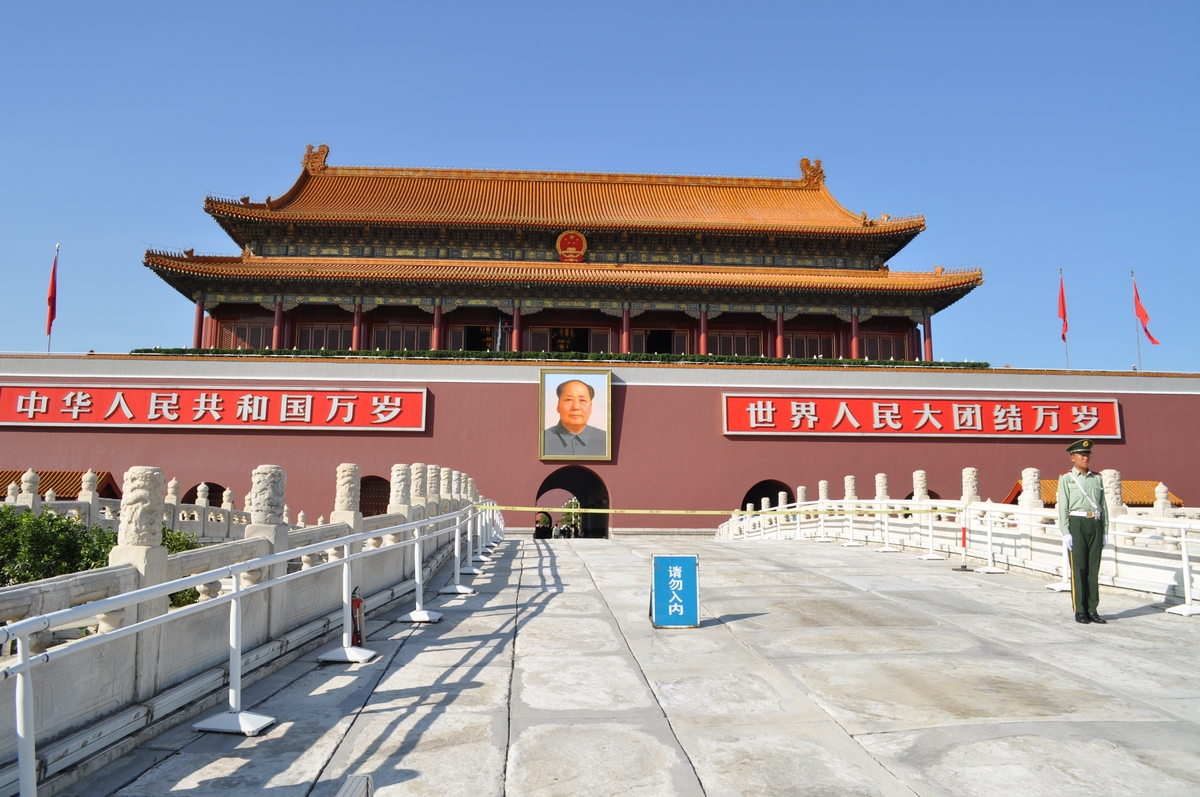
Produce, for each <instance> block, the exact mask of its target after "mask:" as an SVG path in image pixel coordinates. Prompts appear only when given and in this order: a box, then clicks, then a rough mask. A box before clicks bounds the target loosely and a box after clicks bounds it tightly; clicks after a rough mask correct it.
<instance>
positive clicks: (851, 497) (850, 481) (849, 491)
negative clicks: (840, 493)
mask: <svg viewBox="0 0 1200 797" xmlns="http://www.w3.org/2000/svg"><path fill="white" fill-rule="evenodd" d="M844 483H845V490H846V500H847V501H857V500H858V483H857V480H856V479H855V478H854V477H853V476H847V477H846V478H845V479H844Z"/></svg>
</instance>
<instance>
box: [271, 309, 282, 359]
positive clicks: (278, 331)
mask: <svg viewBox="0 0 1200 797" xmlns="http://www.w3.org/2000/svg"><path fill="white" fill-rule="evenodd" d="M282 347H283V302H275V325H274V326H273V327H271V348H272V349H274V350H275V351H278V350H279V349H280V348H282Z"/></svg>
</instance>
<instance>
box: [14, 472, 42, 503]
mask: <svg viewBox="0 0 1200 797" xmlns="http://www.w3.org/2000/svg"><path fill="white" fill-rule="evenodd" d="M40 482H41V477H40V476H38V475H37V473H35V472H34V470H33V468H30V469H29V470H27V471H25V472H24V473H23V474H21V492H19V493H18V494H17V505H18V506H27V507H29V509H30V510H31V511H33V512H40V511H42V498H41V496H40V495H38V484H39V483H40Z"/></svg>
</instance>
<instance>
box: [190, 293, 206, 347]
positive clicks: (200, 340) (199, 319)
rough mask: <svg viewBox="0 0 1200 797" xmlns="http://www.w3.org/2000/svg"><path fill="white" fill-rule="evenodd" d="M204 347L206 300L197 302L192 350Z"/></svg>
mask: <svg viewBox="0 0 1200 797" xmlns="http://www.w3.org/2000/svg"><path fill="white" fill-rule="evenodd" d="M203 345H204V299H203V298H201V299H197V300H196V323H195V325H194V326H193V327H192V348H193V349H198V348H200V347H201V346H203Z"/></svg>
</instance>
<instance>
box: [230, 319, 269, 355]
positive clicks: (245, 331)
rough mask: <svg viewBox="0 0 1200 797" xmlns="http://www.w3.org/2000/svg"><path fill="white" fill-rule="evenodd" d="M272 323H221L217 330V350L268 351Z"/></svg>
mask: <svg viewBox="0 0 1200 797" xmlns="http://www.w3.org/2000/svg"><path fill="white" fill-rule="evenodd" d="M274 328H275V324H274V322H273V321H221V322H220V326H219V327H218V328H217V348H218V349H269V348H271V333H272V331H273V330H274Z"/></svg>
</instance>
